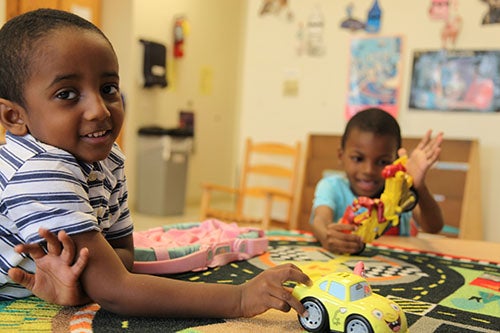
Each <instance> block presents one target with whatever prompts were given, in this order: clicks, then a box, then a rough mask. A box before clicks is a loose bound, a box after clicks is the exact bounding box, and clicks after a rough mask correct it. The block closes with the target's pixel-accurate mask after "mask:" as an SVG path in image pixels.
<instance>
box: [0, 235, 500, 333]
mask: <svg viewBox="0 0 500 333" xmlns="http://www.w3.org/2000/svg"><path fill="white" fill-rule="evenodd" d="M268 238H269V249H268V251H267V252H266V253H264V254H262V255H260V256H258V257H254V258H252V259H250V260H248V261H239V262H233V263H230V264H228V265H225V266H222V267H217V268H214V269H209V270H206V271H201V272H189V273H181V274H175V275H170V276H169V277H171V278H175V279H182V280H188V281H193V282H205V283H226V284H240V283H244V282H245V281H247V280H249V279H251V278H252V277H254V276H255V275H257V274H258V273H260V272H261V271H262V270H264V269H266V268H269V267H272V266H275V265H278V264H281V263H286V262H293V263H294V264H296V265H297V266H299V267H301V268H302V269H303V270H304V271H305V272H306V273H307V274H309V275H310V276H311V277H312V278H314V277H317V276H320V275H323V274H325V273H327V272H331V271H346V270H352V269H353V268H354V265H355V264H356V263H357V262H358V261H359V260H363V261H364V264H365V272H366V275H367V280H368V281H369V282H370V284H371V286H372V289H373V291H374V292H376V293H378V294H381V295H383V296H386V297H388V298H391V299H393V300H394V301H396V302H397V303H398V304H399V305H400V306H401V307H402V308H403V310H404V311H405V312H406V316H407V319H408V324H409V327H410V330H411V332H419V333H420V332H499V331H500V263H497V262H486V261H478V260H472V259H467V258H458V257H450V256H444V255H441V254H437V253H428V252H421V251H409V250H405V249H402V248H389V247H383V246H377V245H376V244H375V245H368V246H367V247H366V250H365V251H364V252H363V253H362V254H361V255H359V256H339V255H333V254H331V253H329V252H327V251H325V250H323V249H322V248H321V247H320V246H319V244H318V243H317V242H316V240H315V239H314V238H313V237H312V236H311V235H310V234H307V233H301V232H291V231H286V232H285V231H282V232H269V233H268ZM257 330H258V331H259V332H304V330H303V329H302V328H301V326H300V324H299V323H298V320H297V315H296V313H295V312H293V311H290V312H289V313H283V312H280V311H274V310H271V311H268V312H266V313H264V314H262V315H259V316H257V317H254V318H249V319H231V320H225V319H204V318H201V319H184V318H183V319H176V318H169V319H157V318H138V317H124V316H118V315H115V314H112V313H110V312H107V311H104V310H102V309H100V307H99V305H97V304H89V305H87V306H83V307H61V306H57V305H51V304H48V303H46V302H44V301H42V300H40V299H38V298H36V297H30V298H27V299H23V300H18V301H13V302H0V332H106V333H108V332H141V333H143V332H183V333H198V332H200V333H205V332H236V331H238V332H256V331H257Z"/></svg>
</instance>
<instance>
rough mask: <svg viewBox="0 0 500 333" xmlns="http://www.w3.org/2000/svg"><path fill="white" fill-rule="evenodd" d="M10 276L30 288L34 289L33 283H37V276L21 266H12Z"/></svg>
mask: <svg viewBox="0 0 500 333" xmlns="http://www.w3.org/2000/svg"><path fill="white" fill-rule="evenodd" d="M9 277H10V278H11V279H12V281H14V282H15V283H17V284H20V285H21V286H23V287H25V288H26V289H28V290H32V289H33V285H34V283H35V277H34V276H33V274H30V273H26V272H25V271H23V270H22V269H20V268H11V269H9Z"/></svg>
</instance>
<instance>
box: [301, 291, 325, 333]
mask: <svg viewBox="0 0 500 333" xmlns="http://www.w3.org/2000/svg"><path fill="white" fill-rule="evenodd" d="M301 302H302V304H303V305H304V307H305V308H306V310H307V312H308V313H309V314H308V316H307V317H301V316H299V322H300V325H301V326H302V327H303V328H304V329H305V330H306V331H308V332H328V331H329V330H330V329H329V325H328V312H327V311H326V309H325V307H324V306H323V304H322V303H321V302H320V301H319V300H317V299H316V298H314V297H306V298H304V299H303V300H301Z"/></svg>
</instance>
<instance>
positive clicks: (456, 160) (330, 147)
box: [298, 134, 484, 239]
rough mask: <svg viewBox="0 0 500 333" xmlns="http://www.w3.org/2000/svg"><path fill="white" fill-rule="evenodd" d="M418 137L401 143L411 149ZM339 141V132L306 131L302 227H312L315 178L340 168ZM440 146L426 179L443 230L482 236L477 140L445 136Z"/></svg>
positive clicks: (417, 141)
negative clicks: (443, 220)
mask: <svg viewBox="0 0 500 333" xmlns="http://www.w3.org/2000/svg"><path fill="white" fill-rule="evenodd" d="M420 139H421V138H410V137H407V138H403V147H405V148H406V149H407V150H408V151H409V152H411V150H412V149H413V148H415V147H416V145H417V144H418V143H419V142H420ZM340 141H341V136H340V135H331V134H310V135H309V138H308V146H307V152H306V156H305V166H304V176H303V184H302V191H301V202H300V208H299V222H298V224H299V227H300V228H301V229H303V230H311V229H310V225H309V218H310V215H311V208H312V201H313V198H314V189H315V187H316V184H317V182H318V181H319V180H320V179H321V178H322V177H323V176H325V175H326V174H327V173H329V172H339V171H341V170H342V168H341V165H340V162H339V160H338V157H337V150H338V148H339V147H340ZM441 147H442V149H441V155H440V159H439V162H438V163H437V164H436V165H435V167H433V168H432V169H431V170H429V173H428V175H427V179H426V183H427V186H428V187H429V189H430V191H431V192H432V194H433V195H434V197H435V198H436V200H437V201H438V204H439V205H440V207H441V210H442V211H443V215H444V219H445V225H446V227H445V229H444V230H443V234H446V235H447V236H453V232H451V233H449V232H447V230H453V229H458V235H456V234H455V235H454V236H455V237H457V236H458V237H459V238H463V239H483V237H484V235H483V226H482V225H483V221H482V206H481V185H480V184H481V178H480V170H479V142H478V141H477V140H476V139H471V140H461V139H445V140H444V141H443V143H442V145H441Z"/></svg>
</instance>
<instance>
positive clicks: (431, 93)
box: [409, 50, 500, 112]
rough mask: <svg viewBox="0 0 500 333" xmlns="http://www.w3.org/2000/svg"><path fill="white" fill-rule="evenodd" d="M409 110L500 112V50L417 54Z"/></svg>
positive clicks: (425, 52) (443, 51)
mask: <svg viewBox="0 0 500 333" xmlns="http://www.w3.org/2000/svg"><path fill="white" fill-rule="evenodd" d="M409 107H410V108H411V109H418V110H437V111H468V112H499V111H500V50H498V51H495V50H487V51H477V50H452V51H450V50H448V51H447V50H436V51H415V52H414V54H413V66H412V79H411V87H410V101H409Z"/></svg>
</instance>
